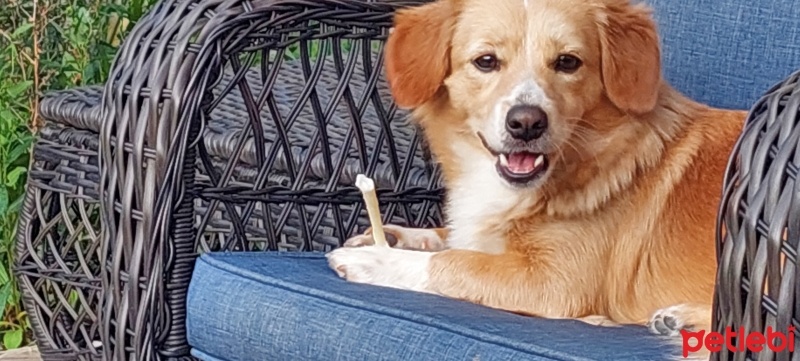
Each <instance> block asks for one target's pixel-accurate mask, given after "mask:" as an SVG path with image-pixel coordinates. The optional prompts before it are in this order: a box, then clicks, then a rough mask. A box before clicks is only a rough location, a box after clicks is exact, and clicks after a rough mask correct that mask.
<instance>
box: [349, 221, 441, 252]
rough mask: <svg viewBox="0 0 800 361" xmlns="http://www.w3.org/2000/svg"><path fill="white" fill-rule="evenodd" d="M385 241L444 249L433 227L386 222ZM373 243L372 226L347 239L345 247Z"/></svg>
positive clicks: (431, 248)
mask: <svg viewBox="0 0 800 361" xmlns="http://www.w3.org/2000/svg"><path fill="white" fill-rule="evenodd" d="M383 231H384V234H386V241H387V242H388V243H389V244H390V245H391V246H392V247H395V248H402V249H413V250H420V251H440V250H442V249H444V244H445V243H444V240H443V239H442V238H441V237H440V236H439V233H437V232H436V230H434V229H427V228H406V227H401V226H394V225H390V224H387V225H385V226H383ZM373 244H375V240H374V239H373V238H372V228H369V229H367V231H366V232H364V234H360V235H357V236H354V237H352V238H350V239H348V240H347V241H346V242H345V243H344V246H345V247H361V246H371V245H373Z"/></svg>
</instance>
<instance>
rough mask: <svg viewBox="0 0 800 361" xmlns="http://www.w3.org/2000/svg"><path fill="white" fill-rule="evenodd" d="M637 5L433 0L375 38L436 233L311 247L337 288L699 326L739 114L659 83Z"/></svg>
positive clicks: (602, 319) (704, 322)
mask: <svg viewBox="0 0 800 361" xmlns="http://www.w3.org/2000/svg"><path fill="white" fill-rule="evenodd" d="M659 41H660V39H659V36H658V31H657V26H656V24H655V21H654V19H653V17H652V11H651V9H650V8H649V7H647V6H646V5H642V4H634V3H631V2H629V1H628V0H496V1H480V0H438V1H436V2H433V3H428V4H425V5H421V6H417V7H412V8H406V9H403V10H400V11H398V12H397V13H396V14H395V17H394V27H393V30H392V31H391V33H390V35H389V37H388V40H387V42H386V46H385V53H384V56H385V69H386V77H387V80H388V82H389V85H390V89H391V92H392V96H393V97H394V99H395V102H396V104H397V105H398V106H400V107H403V108H407V109H412V117H413V121H414V122H416V124H418V125H419V126H420V128H421V129H422V131H423V133H424V135H425V137H426V139H427V140H428V143H429V144H430V148H431V151H432V153H433V155H434V158H435V159H436V160H437V162H438V163H439V164H440V165H441V168H442V171H443V177H444V184H445V187H446V188H447V191H448V192H447V194H448V196H447V199H446V219H447V227H446V228H442V229H409V228H404V227H399V226H393V225H387V226H386V232H387V233H388V234H391V235H392V236H394V238H396V240H397V242H396V244H395V245H394V247H378V246H374V245H372V236H371V235H370V234H369V230H368V231H367V232H366V233H365V234H363V235H358V236H355V237H353V238H350V239H349V240H347V242H346V243H345V244H344V247H341V248H338V249H335V250H333V251H331V252H329V253H328V254H327V258H328V263H329V265H330V267H331V268H332V269H333V270H335V271H336V272H337V273H338V275H339V276H340V277H343V278H345V279H346V280H348V281H352V282H359V283H367V284H373V285H379V286H385V287H394V288H400V289H406V290H412V291H417V292H427V293H433V294H437V295H441V296H445V297H451V298H456V299H462V300H467V301H471V302H475V303H478V304H481V305H485V306H488V307H492V308H497V309H502V310H506V311H510V312H516V313H522V314H526V315H534V316H539V317H548V318H571V319H581V320H584V321H586V322H590V323H594V324H602V325H620V324H639V325H646V326H647V327H648V328H649V329H650V330H652V331H653V332H655V333H658V334H663V335H670V336H677V335H679V334H680V331H681V330H682V329H692V330H701V329H702V330H708V329H710V327H711V317H712V315H711V313H712V310H711V309H712V301H713V292H714V283H715V278H716V250H715V230H716V216H717V211H718V207H719V202H720V197H721V194H722V184H723V175H724V172H725V169H726V166H727V163H728V159H729V156H730V152H731V151H732V149H733V146H734V144H735V142H736V141H737V139H738V137H739V135H740V134H741V131H742V129H743V125H744V121H745V118H746V112H745V111H739V110H726V109H716V108H713V107H710V106H708V105H705V104H702V103H699V102H696V101H694V100H692V99H690V98H688V97H687V96H685V95H684V94H682V93H681V92H680V91H678V90H676V89H675V88H673V87H671V86H670V84H669V83H668V81H666V80H665V79H664V77H663V75H662V72H661V62H660V59H661V49H660V45H659Z"/></svg>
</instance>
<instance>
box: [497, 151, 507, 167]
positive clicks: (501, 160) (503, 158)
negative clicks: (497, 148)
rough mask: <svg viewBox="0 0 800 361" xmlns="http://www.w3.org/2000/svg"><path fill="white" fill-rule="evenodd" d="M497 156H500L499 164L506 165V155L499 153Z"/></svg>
mask: <svg viewBox="0 0 800 361" xmlns="http://www.w3.org/2000/svg"><path fill="white" fill-rule="evenodd" d="M499 158H500V165H502V166H503V167H508V158H506V155H505V154H500V155H499Z"/></svg>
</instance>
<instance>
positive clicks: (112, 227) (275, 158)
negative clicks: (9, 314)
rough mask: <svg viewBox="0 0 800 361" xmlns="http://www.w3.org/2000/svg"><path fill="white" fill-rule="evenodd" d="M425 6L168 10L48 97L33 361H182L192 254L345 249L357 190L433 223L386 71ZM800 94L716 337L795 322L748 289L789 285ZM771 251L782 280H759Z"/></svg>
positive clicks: (734, 248)
mask: <svg viewBox="0 0 800 361" xmlns="http://www.w3.org/2000/svg"><path fill="white" fill-rule="evenodd" d="M420 2H421V1H380V2H378V1H375V2H373V1H364V0H313V1H312V0H164V1H163V2H161V3H159V4H158V5H156V7H155V8H154V9H152V10H151V12H150V13H149V14H148V15H147V16H145V17H144V18H143V19H142V20H141V21H140V22H139V23H138V24H137V25H136V27H135V28H134V29H133V31H132V33H131V34H130V36H129V37H128V39H127V40H126V41H125V43H124V46H123V48H122V49H121V51H120V52H119V54H118V56H117V59H116V62H115V64H114V68H113V70H112V73H111V77H110V79H109V81H108V83H107V84H106V85H105V87H104V88H99V87H90V88H83V89H78V90H70V91H65V92H59V93H54V94H51V95H49V96H48V97H46V98H45V99H44V100H43V102H42V103H41V116H42V118H43V119H42V120H43V122H44V128H43V129H42V130H41V132H40V133H39V135H38V139H37V142H36V145H35V148H34V153H33V157H34V162H33V164H32V167H31V170H30V173H29V174H30V177H29V181H28V189H27V197H26V199H25V203H24V206H23V214H22V216H21V219H20V223H19V232H18V243H17V244H18V247H17V272H16V275H17V277H18V279H19V280H20V284H21V285H22V288H23V297H24V302H25V306H26V308H27V310H28V312H29V314H30V318H31V322H32V325H33V327H34V331H35V336H36V338H37V341H38V345H39V348H40V351H41V353H42V355H43V357H44V358H45V359H46V360H75V359H80V360H89V359H108V360H153V359H158V360H162V359H164V360H166V359H190V358H191V357H190V356H189V347H188V345H187V344H186V332H185V331H186V330H185V326H184V323H183V321H184V318H185V309H184V304H185V295H186V289H187V287H188V284H189V280H190V278H191V274H192V269H193V264H194V260H195V258H196V257H197V255H198V254H199V253H201V252H207V251H216V250H227V251H252V250H263V251H277V250H283V251H309V250H317V251H325V250H329V249H332V248H333V247H336V246H338V245H340V244H341V242H343V241H344V240H345V239H346V238H348V237H349V236H350V235H352V234H354V232H357V231H360V230H361V227H364V226H366V225H367V224H368V219H367V217H366V213H365V211H364V210H363V209H362V208H363V207H362V204H361V196H360V194H359V193H358V192H357V190H356V189H355V188H354V187H353V186H352V183H353V179H354V176H355V174H357V173H361V172H363V173H366V174H368V175H370V176H372V177H374V178H376V180H377V183H378V186H379V191H378V193H379V197H380V198H381V199H380V201H381V204H382V206H383V207H384V208H383V209H382V213H383V214H384V217H385V221H387V222H392V223H395V224H404V225H409V226H414V227H431V226H440V225H441V224H442V212H441V201H442V199H443V196H444V194H443V190H442V188H441V184H440V174H439V171H438V168H437V167H436V166H435V165H433V164H432V163H431V162H430V160H429V157H428V156H427V153H426V151H425V147H424V144H423V142H422V138H421V137H420V135H419V134H418V133H417V132H416V130H415V129H414V128H413V127H412V126H410V125H409V124H408V123H406V122H405V117H406V113H404V112H402V111H399V110H397V109H396V107H395V106H394V104H393V103H392V101H391V96H390V94H389V92H388V89H387V87H386V84H385V81H384V79H383V77H382V74H381V65H382V57H381V54H382V45H383V40H384V39H385V37H386V35H387V32H388V29H389V27H390V26H391V20H392V14H393V12H394V11H395V10H396V9H397V8H400V7H404V6H410V5H415V4H418V3H420ZM294 54H299V56H298V57H297V58H296V59H295V58H293V57H294ZM795 79H796V78H792V79H791V80H789V81H787V83H786V84H784V85H783V86H782V87H781V88H776V90H775V93H773V95H772V96H771V97H768V98H765V99H766V100H765V101H762V102H761V103H759V105H758V106H757V108H756V111H757V112H754V113H753V116H752V117H751V119H752V121H751V123H753V124H756V125H754V126H752V127H750V128H749V129H750V131H749V133H748V135H746V136H745V138H744V139H745V141H743V142H742V143H741V144H742V146H741V147H740V148H737V152H738V153H737V154H739V155H740V157H739V158H738V159H741V161H735V162H732V163H731V168H732V171H731V174H730V176H729V177H728V183H729V184H730V185H731V186H730V188H729V191H728V192H727V193H726V194H727V198H726V199H727V200H728V201H727V202H726V205H727V208H724V209H723V212H722V213H721V216H724V217H726V218H725V222H723V223H721V225H722V226H723V228H724V229H726V230H727V231H726V233H725V238H724V239H725V242H723V243H722V245H723V246H724V249H725V250H726V252H723V253H722V259H721V260H720V262H721V265H722V268H721V271H720V280H721V282H723V285H724V286H723V287H720V289H719V292H718V295H717V306H718V308H717V309H716V312H715V314H716V316H717V323H716V324H715V325H716V327H724V325H738V324H746V325H748V327H752V328H761V327H762V326H764V325H766V324H777V325H781V326H782V325H785V324H787V322H791V323H794V324H796V323H797V321H796V320H795V318H796V317H795V309H797V306H796V305H797V302H795V301H794V298H793V297H792V296H790V295H789V294H791V295H793V292H796V291H794V290H790V291H791V292H788V293H786V292H782V293H781V297H780V298H777V297H772V294H762V293H761V292H759V291H758V289H760V288H753V287H752V284H751V281H750V280H756V279H760V278H754V277H766V279H769V280H770V284H774V285H776V286H775V289H777V288H778V287H779V286H778V285H781V284H783V285H785V286H784V287H790V285H793V284H795V283H796V281H795V280H794V278H793V277H794V274H795V272H796V270H795V268H794V263H793V262H795V261H796V259H795V256H796V250H797V240H798V234H797V227H794V228H791V227H789V233H788V234H789V238H786V237H783V238H781V237H780V235H779V236H777V238H776V237H775V232H776V228H775V227H787V224H794V225H797V224H798V221H799V220H798V219H797V213H798V211H797V210H798V209H800V207H798V206H797V205H794V206H793V203H791V197H793V196H794V197H795V198H794V199H797V193H798V192H797V188H794V190H795V192H794V193H792V192H791V189H792V187H797V186H796V185H795V183H794V180H795V179H796V175H797V163H798V160H797V158H796V156H795V158H793V159H790V158H791V154H793V152H795V151H794V149H795V148H794V147H795V146H796V145H797V130H796V129H797V121H796V117H794V114H795V111H796V110H797V99H798V96H797V95H795V94H793V92H794V89H795V85H794V84H795ZM779 114H780V116H778V115H779ZM764 134H766V135H764ZM764 139H767V140H769V141H768V142H766V143H768V144H760V143H759V142H761V141H762V140H764ZM778 140H780V142H778ZM791 140H794V144H791ZM745 152H747V153H745ZM745 160H747V161H745ZM740 166H741V168H739V167H740ZM737 170H738V171H737ZM776 176H780V177H777V178H776ZM778 178H780V182H779V181H778ZM762 179H763V180H764V183H765V184H763V185H761V180H762ZM779 183H780V184H779ZM765 189H768V190H769V191H765ZM782 189H785V191H783V193H781V192H782ZM779 197H784V198H779ZM779 199H781V200H782V201H780V202H779ZM740 204H741V205H743V206H740ZM771 204H778V205H780V207H779V208H778V209H779V211H776V212H772V213H770V211H769V209H770V207H768V206H767V205H771ZM748 205H749V206H748ZM756 205H758V207H756ZM790 210H792V211H794V214H791V215H790V213H791V212H790ZM792 217H794V218H792ZM756 220H757V221H756ZM790 222H794V223H790ZM767 235H770V236H769V237H768V236H767ZM776 252H777V253H776ZM780 252H783V253H781V254H784V255H786V259H787V260H789V261H790V262H786V266H784V267H777V266H775V265H774V264H771V265H769V266H768V267H767V266H766V265H767V263H763V262H764V261H766V260H770V259H774V257H777V254H779V253H780ZM770 257H772V258H770ZM782 272H783V273H782ZM781 277H783V278H781ZM781 279H782V280H783V283H780V281H781ZM795 289H796V288H795ZM751 290H752V292H751ZM762 296H764V297H762ZM716 356H722V357H723V358H721V359H734V358H733V357H736V359H743V358H742V357H744V355H739V354H737V355H728V354H722V355H716ZM760 357H761V358H759V360H767V359H769V360H772V359H773V358H769V357H772V356H763V355H762V356H760ZM781 357H783V356H781ZM776 359H789V358H788V357H784V358H776Z"/></svg>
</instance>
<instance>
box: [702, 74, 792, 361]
mask: <svg viewBox="0 0 800 361" xmlns="http://www.w3.org/2000/svg"><path fill="white" fill-rule="evenodd" d="M799 150H800V72H797V73H795V74H793V75H792V76H791V77H789V78H787V79H786V80H785V81H784V82H782V83H780V84H778V85H776V86H775V87H774V88H773V89H771V90H770V91H769V92H767V93H766V95H764V97H762V98H761V100H759V101H758V102H757V103H756V104H755V106H754V107H753V108H752V110H751V112H750V114H749V116H748V119H747V125H746V129H745V131H744V133H743V135H742V137H741V138H740V139H739V142H738V143H737V145H736V147H735V148H734V151H733V153H732V155H731V162H730V164H729V166H728V172H727V174H726V178H725V192H724V196H723V202H722V206H721V211H720V214H719V225H720V226H719V234H718V240H719V248H718V257H719V273H718V280H717V282H718V286H717V290H716V296H715V304H716V307H715V314H714V317H715V319H714V328H715V330H716V331H719V332H723V331H725V328H726V327H731V328H732V329H733V330H738V329H739V327H744V329H745V334H749V333H750V332H752V331H758V332H762V333H766V330H767V327H771V328H772V329H773V330H776V331H781V332H784V333H785V332H786V331H787V329H788V327H789V326H794V327H795V328H797V329H798V330H800V322H798V316H800V302H798V296H800V282H799V281H800V280H798V278H797V275H798V257H797V256H798V249H799V248H800V182H799V181H798V175H799V174H800V172H798V169H800V152H799ZM795 335H798V333H797V331H795ZM739 342H741V341H739ZM712 359H713V360H746V359H749V360H759V361H766V360H798V359H800V352H798V353H795V354H794V355H793V354H792V353H791V352H788V351H785V352H782V353H779V354H777V355H776V354H773V353H771V352H761V353H754V352H749V351H745V352H735V353H732V352H730V351H728V349H727V348H726V347H723V348H722V351H721V352H720V353H719V354H715V355H714V356H713V358H712Z"/></svg>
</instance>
